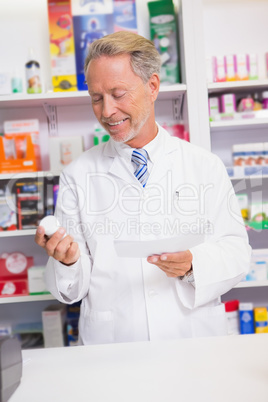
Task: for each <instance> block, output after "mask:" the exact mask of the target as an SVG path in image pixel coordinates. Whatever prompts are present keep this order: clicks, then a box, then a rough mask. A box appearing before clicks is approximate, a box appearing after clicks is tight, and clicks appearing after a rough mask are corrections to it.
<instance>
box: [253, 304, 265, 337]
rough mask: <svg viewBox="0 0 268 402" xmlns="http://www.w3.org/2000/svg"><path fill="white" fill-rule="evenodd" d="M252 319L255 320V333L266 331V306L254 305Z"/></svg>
mask: <svg viewBox="0 0 268 402" xmlns="http://www.w3.org/2000/svg"><path fill="white" fill-rule="evenodd" d="M254 321H255V333H256V334H261V333H268V312H267V307H255V308H254Z"/></svg>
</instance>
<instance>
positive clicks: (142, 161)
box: [131, 148, 149, 187]
mask: <svg viewBox="0 0 268 402" xmlns="http://www.w3.org/2000/svg"><path fill="white" fill-rule="evenodd" d="M147 159H148V153H147V151H145V149H142V148H139V149H134V151H133V152H132V158H131V160H132V162H134V163H135V165H136V170H135V172H134V175H135V176H136V177H137V179H138V180H139V182H140V183H141V185H142V187H145V186H146V183H147V180H148V177H149V172H148V168H147Z"/></svg>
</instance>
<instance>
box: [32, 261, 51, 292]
mask: <svg viewBox="0 0 268 402" xmlns="http://www.w3.org/2000/svg"><path fill="white" fill-rule="evenodd" d="M45 270H46V267H43V266H35V267H31V268H29V269H28V286H29V294H30V295H40V294H49V291H48V290H47V286H46V282H45Z"/></svg>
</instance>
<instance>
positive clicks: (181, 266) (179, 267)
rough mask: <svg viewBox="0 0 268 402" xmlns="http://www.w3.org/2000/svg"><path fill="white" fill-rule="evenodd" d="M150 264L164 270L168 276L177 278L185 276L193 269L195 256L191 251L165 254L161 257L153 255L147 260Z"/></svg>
mask: <svg viewBox="0 0 268 402" xmlns="http://www.w3.org/2000/svg"><path fill="white" fill-rule="evenodd" d="M147 261H148V262H149V263H150V264H155V265H156V266H157V267H158V268H160V269H162V271H164V272H165V273H166V275H167V276H169V277H172V278H176V277H177V276H184V275H185V274H186V273H187V272H188V271H190V269H191V268H192V261H193V255H192V253H191V251H190V250H186V251H180V252H178V253H164V254H161V255H151V256H150V257H148V258H147Z"/></svg>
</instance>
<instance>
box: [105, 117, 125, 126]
mask: <svg viewBox="0 0 268 402" xmlns="http://www.w3.org/2000/svg"><path fill="white" fill-rule="evenodd" d="M126 120H127V118H125V119H123V120H120V121H117V122H115V123H109V122H106V124H108V126H110V127H114V126H119V125H120V124H122V123H124V121H126Z"/></svg>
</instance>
